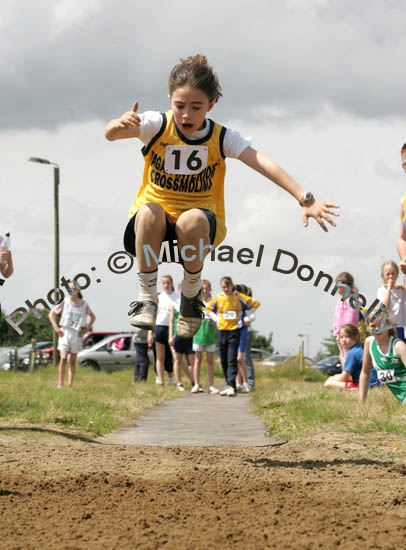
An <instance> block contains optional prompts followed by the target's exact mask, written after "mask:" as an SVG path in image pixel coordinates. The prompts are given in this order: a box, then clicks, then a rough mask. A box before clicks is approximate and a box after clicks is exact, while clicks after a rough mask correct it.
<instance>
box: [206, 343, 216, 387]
mask: <svg viewBox="0 0 406 550" xmlns="http://www.w3.org/2000/svg"><path fill="white" fill-rule="evenodd" d="M206 361H207V377H208V380H209V386H214V353H213V352H212V351H206Z"/></svg>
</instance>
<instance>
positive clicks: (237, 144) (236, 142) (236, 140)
mask: <svg viewBox="0 0 406 550" xmlns="http://www.w3.org/2000/svg"><path fill="white" fill-rule="evenodd" d="M251 142H252V138H251V137H247V138H245V137H243V136H242V135H241V134H240V133H239V132H236V131H235V130H230V129H229V128H227V131H226V133H225V136H224V143H223V149H224V154H225V155H226V157H230V158H233V159H237V158H238V157H239V156H240V155H241V153H242V152H243V151H244V150H245V149H246V148H247V147H249V146H250V145H251Z"/></svg>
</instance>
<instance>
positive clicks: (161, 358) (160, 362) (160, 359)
mask: <svg viewBox="0 0 406 550" xmlns="http://www.w3.org/2000/svg"><path fill="white" fill-rule="evenodd" d="M155 350H156V374H157V376H158V378H159V383H160V384H162V385H163V383H164V368H165V344H161V343H160V342H155Z"/></svg>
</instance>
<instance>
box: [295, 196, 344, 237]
mask: <svg viewBox="0 0 406 550" xmlns="http://www.w3.org/2000/svg"><path fill="white" fill-rule="evenodd" d="M331 208H340V206H339V205H338V204H330V203H328V202H323V201H319V200H317V199H315V201H314V203H313V204H312V205H310V206H302V220H303V224H304V226H305V227H307V226H308V224H309V218H314V219H315V220H316V221H317V223H318V224H319V225H320V226H321V228H322V229H323V230H324V231H328V229H327V227H326V224H325V223H324V221H323V220H326V221H328V223H329V224H331V225H332V226H333V227H335V226H336V223H335V222H334V220H333V219H332V218H331V217H330V215H331V216H339V214H338V213H337V212H334V210H330V209H331Z"/></svg>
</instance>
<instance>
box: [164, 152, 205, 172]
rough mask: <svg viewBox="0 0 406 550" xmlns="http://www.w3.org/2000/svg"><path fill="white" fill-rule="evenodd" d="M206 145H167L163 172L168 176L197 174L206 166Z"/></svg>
mask: <svg viewBox="0 0 406 550" xmlns="http://www.w3.org/2000/svg"><path fill="white" fill-rule="evenodd" d="M207 156H208V147H207V145H167V146H166V148H165V172H167V173H168V174H198V173H199V172H201V171H202V170H204V169H205V168H206V166H207Z"/></svg>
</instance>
